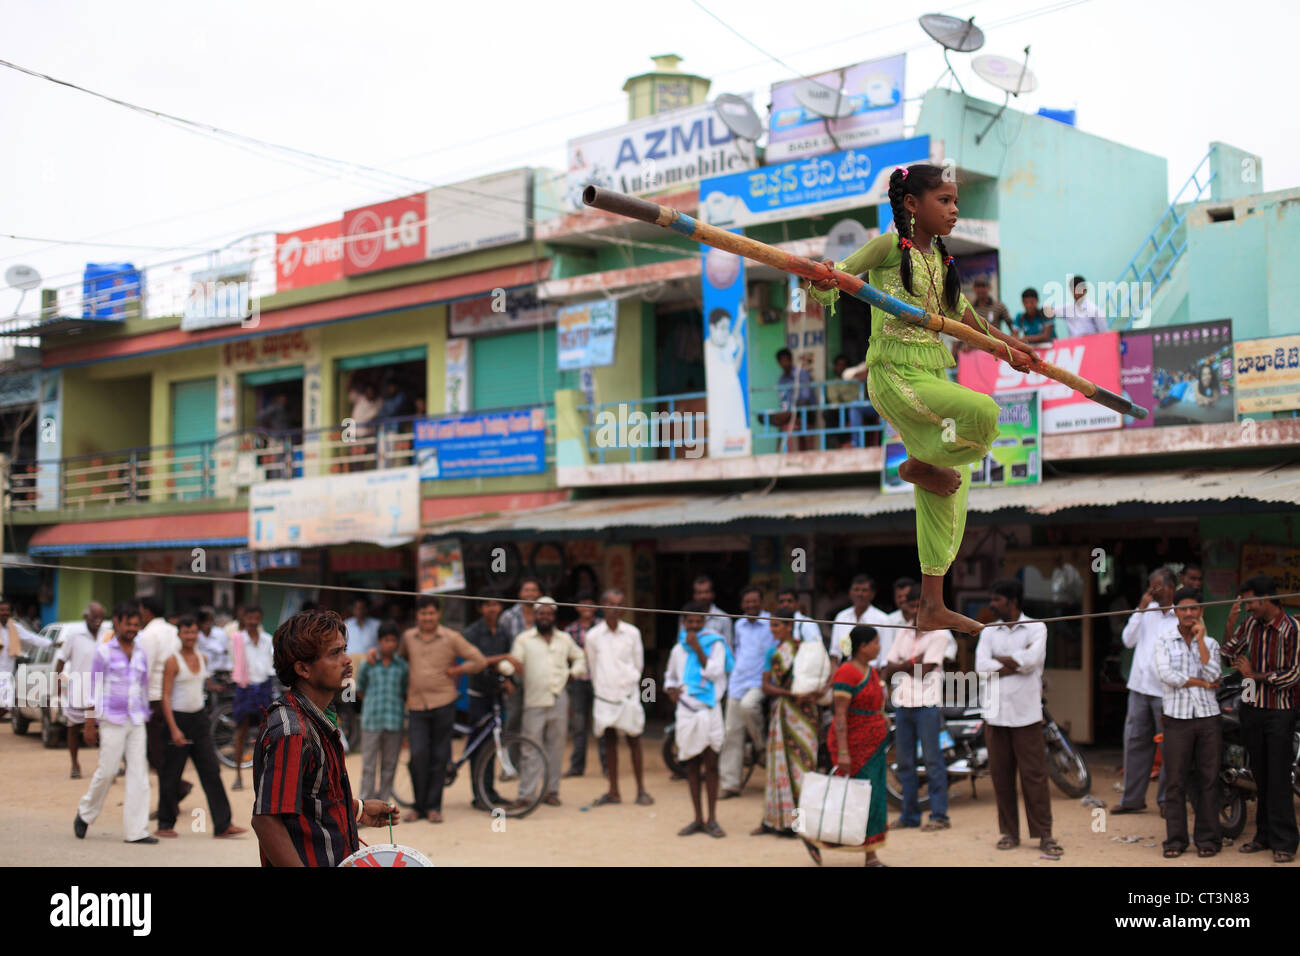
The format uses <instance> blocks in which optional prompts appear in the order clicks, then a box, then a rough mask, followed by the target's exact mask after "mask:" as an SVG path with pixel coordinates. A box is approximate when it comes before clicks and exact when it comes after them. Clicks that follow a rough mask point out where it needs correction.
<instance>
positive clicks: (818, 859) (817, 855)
mask: <svg viewBox="0 0 1300 956" xmlns="http://www.w3.org/2000/svg"><path fill="white" fill-rule="evenodd" d="M799 839H800V840H803V845H804V846H805V847H806V848H807V850H808V855H809V856H810V857H812V858H813V862H814V863H816V864H817V865H818V866H821V865H822V851H821V850H819V849H818V848H817V844H815V843H813V842H812V841H811V840H809V839H808V838H807V837H800V838H799Z"/></svg>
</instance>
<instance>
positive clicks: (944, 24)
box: [920, 13, 984, 93]
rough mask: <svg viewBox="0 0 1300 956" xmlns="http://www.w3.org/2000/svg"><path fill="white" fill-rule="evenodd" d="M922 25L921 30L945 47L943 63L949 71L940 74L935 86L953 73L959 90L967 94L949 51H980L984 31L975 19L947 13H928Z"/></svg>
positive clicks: (921, 19) (921, 22)
mask: <svg viewBox="0 0 1300 956" xmlns="http://www.w3.org/2000/svg"><path fill="white" fill-rule="evenodd" d="M920 24H921V29H922V30H924V31H925V32H926V34H927V35H928V36H929V37H930V39H932V40H934V42H935V43H938V44H939V45H940V46H941V47H943V62H944V63H945V64H947V66H948V69H946V70H944V71H943V72H942V73H940V74H939V79H938V80H935V81H934V82H935V86H938V85H939V81H940V80H942V79H943V78H944V77H945V76H947V75H948V74H949V73H951V74H952V78H953V79H954V80H956V81H957V89H959V90H961V91H962V92H963V93H965V92H966V88H965V87H964V86H962V85H961V79H960V78H959V77H958V76H957V71H956V70H954V69H953V68H952V63H951V62H949V60H948V51H949V50H953V51H955V52H957V53H972V52H974V51H975V50H978V49H979V48H980V47H982V46H983V45H984V31H983V30H981V29H980V28H979V27H977V26H976V25H975V18H974V17H971V18H970V19H969V20H962V19H961V18H960V17H950V16H948V15H947V14H946V13H927V14H926V15H925V16H923V17H921V18H920Z"/></svg>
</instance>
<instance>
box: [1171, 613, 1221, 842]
mask: <svg viewBox="0 0 1300 956" xmlns="http://www.w3.org/2000/svg"><path fill="white" fill-rule="evenodd" d="M1200 601H1201V592H1200V591H1198V590H1197V589H1196V588H1188V587H1182V588H1179V589H1178V590H1177V591H1176V592H1175V593H1174V615H1175V616H1176V617H1177V618H1178V623H1177V624H1176V625H1174V626H1173V627H1170V628H1167V629H1166V630H1164V631H1162V632H1161V633H1160V636H1159V637H1158V638H1157V639H1156V640H1157V643H1156V646H1155V663H1156V672H1157V673H1158V674H1159V675H1160V682H1161V683H1162V684H1163V685H1164V695H1163V699H1162V711H1161V712H1162V714H1163V719H1162V723H1161V726H1162V728H1163V731H1164V760H1165V776H1166V780H1167V782H1166V784H1165V858H1166V859H1169V860H1172V859H1174V858H1175V857H1178V856H1181V855H1182V854H1183V851H1184V850H1186V849H1187V808H1186V806H1185V805H1184V803H1185V800H1186V797H1187V796H1188V794H1187V793H1186V786H1185V784H1186V781H1187V778H1188V771H1189V770H1193V769H1194V770H1195V778H1194V781H1195V789H1194V790H1193V792H1192V794H1191V796H1192V799H1193V804H1192V805H1193V806H1194V807H1195V808H1196V828H1195V831H1194V833H1193V837H1194V839H1195V840H1196V855H1197V856H1202V857H1208V856H1214V854H1216V853H1218V852H1219V850H1220V848H1221V847H1222V846H1223V830H1222V828H1221V826H1220V824H1219V804H1218V791H1219V787H1218V775H1219V759H1220V757H1221V756H1222V754H1223V730H1222V727H1221V726H1220V722H1219V701H1218V698H1217V697H1215V694H1214V690H1215V687H1216V686H1217V685H1218V682H1219V672H1220V669H1221V665H1220V662H1219V643H1218V641H1216V640H1215V639H1214V638H1212V637H1207V636H1206V634H1205V622H1204V621H1203V620H1201V607H1200Z"/></svg>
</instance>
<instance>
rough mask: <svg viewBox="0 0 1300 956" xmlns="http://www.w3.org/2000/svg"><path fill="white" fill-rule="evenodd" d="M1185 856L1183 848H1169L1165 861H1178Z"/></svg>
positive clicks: (1166, 850)
mask: <svg viewBox="0 0 1300 956" xmlns="http://www.w3.org/2000/svg"><path fill="white" fill-rule="evenodd" d="M1182 855H1183V850H1182V847H1177V846H1167V847H1165V859H1166V860H1176V859H1178V858H1179V857H1180V856H1182Z"/></svg>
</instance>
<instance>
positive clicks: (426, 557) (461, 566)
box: [419, 538, 465, 594]
mask: <svg viewBox="0 0 1300 956" xmlns="http://www.w3.org/2000/svg"><path fill="white" fill-rule="evenodd" d="M419 560H420V593H421V594H435V593H437V592H439V591H463V590H465V559H464V556H463V555H462V553H461V550H460V540H459V539H457V538H442V539H440V540H437V541H425V542H424V543H423V544H421V545H420V551H419Z"/></svg>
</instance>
